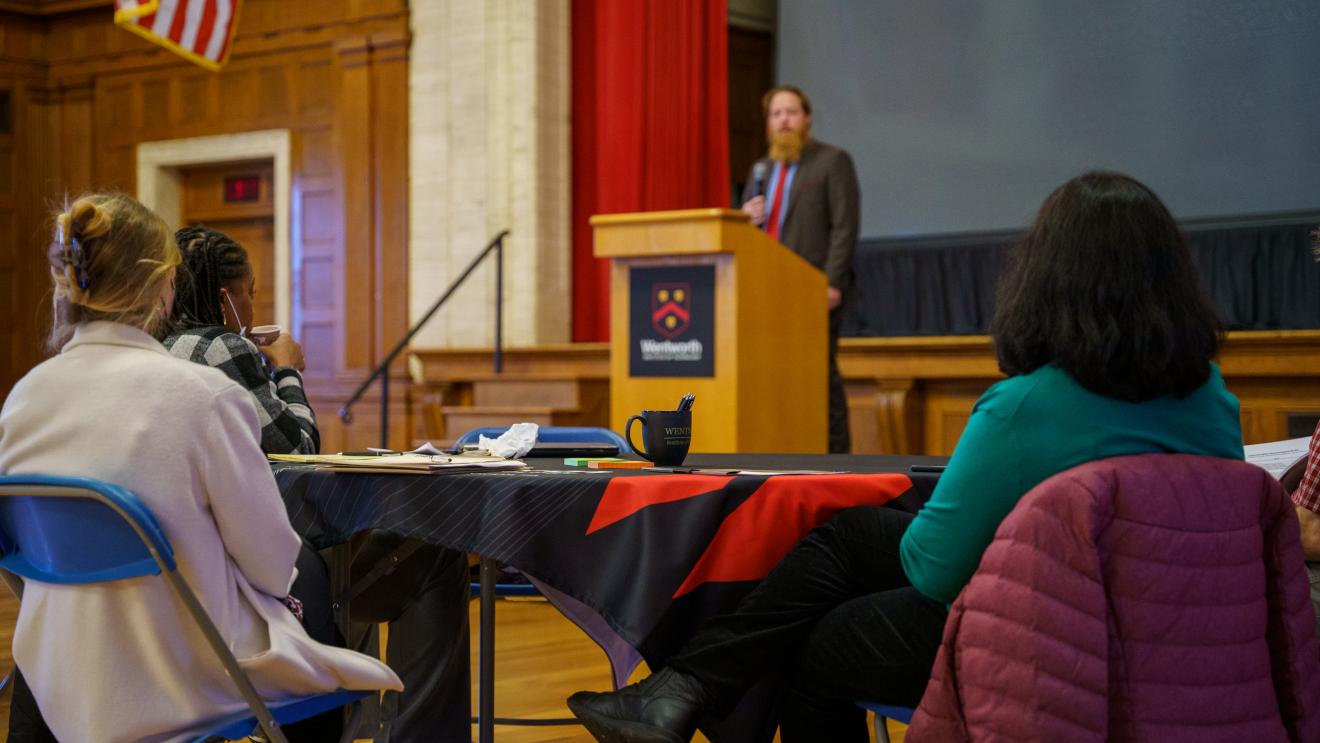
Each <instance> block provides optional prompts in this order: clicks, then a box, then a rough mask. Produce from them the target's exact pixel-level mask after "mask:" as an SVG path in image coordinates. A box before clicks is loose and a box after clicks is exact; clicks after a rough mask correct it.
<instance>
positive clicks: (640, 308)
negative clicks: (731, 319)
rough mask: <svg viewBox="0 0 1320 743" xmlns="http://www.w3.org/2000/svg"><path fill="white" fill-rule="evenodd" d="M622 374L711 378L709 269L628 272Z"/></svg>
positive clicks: (711, 269)
mask: <svg viewBox="0 0 1320 743" xmlns="http://www.w3.org/2000/svg"><path fill="white" fill-rule="evenodd" d="M628 289H629V297H630V299H629V307H628V335H629V338H628V346H629V351H628V370H629V371H628V373H629V374H631V375H632V376H634V377H713V376H715V267H714V266H708V265H703V266H658V267H655V268H641V267H638V268H633V269H632V270H630V271H629V284H628Z"/></svg>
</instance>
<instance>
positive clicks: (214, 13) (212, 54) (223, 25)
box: [115, 0, 239, 70]
mask: <svg viewBox="0 0 1320 743" xmlns="http://www.w3.org/2000/svg"><path fill="white" fill-rule="evenodd" d="M238 4H239V0H115V23H116V24H118V25H120V26H122V27H124V28H126V29H128V30H129V31H132V32H133V33H135V34H137V35H138V36H141V37H142V38H144V39H146V40H148V41H151V42H153V43H156V44H160V45H161V46H164V47H166V48H168V49H172V50H174V51H175V52H177V53H179V54H181V55H183V56H184V57H187V58H188V59H190V60H192V61H193V62H196V63H197V64H199V65H201V66H203V67H206V68H207V69H211V70H218V69H220V67H221V66H222V65H223V64H224V63H225V61H226V60H228V59H229V42H230V40H231V39H232V38H233V36H234V26H235V24H236V23H237V21H238Z"/></svg>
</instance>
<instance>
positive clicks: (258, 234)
mask: <svg viewBox="0 0 1320 743" xmlns="http://www.w3.org/2000/svg"><path fill="white" fill-rule="evenodd" d="M182 184H183V208H182V213H181V215H180V216H181V218H182V221H183V223H184V224H185V225H190V226H196V225H203V226H205V227H208V228H210V229H213V230H218V231H220V232H223V233H225V234H226V235H229V237H231V238H233V239H234V241H235V242H237V243H238V244H239V245H242V246H243V247H244V249H246V250H247V253H248V260H249V261H251V263H252V272H253V274H254V275H255V276H256V280H257V291H256V297H255V299H254V300H253V303H252V304H253V319H252V324H253V325H268V324H271V323H274V322H275V290H274V281H275V207H274V195H273V193H272V189H273V187H274V166H273V165H272V163H271V161H270V160H264V161H255V162H238V163H224V164H220V165H205V166H199V167H195V168H188V169H185V170H184V171H183V178H182Z"/></svg>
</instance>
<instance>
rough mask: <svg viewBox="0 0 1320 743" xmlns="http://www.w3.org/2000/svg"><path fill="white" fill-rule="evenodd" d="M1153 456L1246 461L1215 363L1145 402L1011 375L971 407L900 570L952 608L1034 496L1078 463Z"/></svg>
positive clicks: (1062, 380)
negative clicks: (1185, 390)
mask: <svg viewBox="0 0 1320 743" xmlns="http://www.w3.org/2000/svg"><path fill="white" fill-rule="evenodd" d="M1150 452H1185V453H1192V454H1208V455H1210V456H1216V457H1224V458H1227V459H1241V458H1242V430H1241V428H1240V426H1239V424H1238V401H1237V398H1236V397H1234V396H1233V394H1232V393H1231V392H1229V391H1228V390H1227V389H1226V388H1225V387H1224V380H1223V378H1222V377H1220V376H1219V367H1218V366H1215V365H1213V364H1212V365H1211V366H1210V377H1209V379H1207V380H1206V381H1205V383H1204V384H1202V385H1201V386H1200V387H1199V388H1197V389H1196V391H1194V392H1192V393H1191V394H1190V395H1188V396H1187V397H1184V398H1177V397H1173V396H1163V397H1158V398H1155V399H1154V400H1147V401H1145V402H1126V401H1123V400H1116V399H1114V398H1112V397H1105V396H1104V395H1098V394H1096V393H1094V392H1091V391H1090V390H1088V389H1086V388H1085V387H1083V386H1081V385H1080V384H1078V383H1077V380H1076V379H1074V378H1073V377H1072V376H1070V375H1069V374H1068V372H1066V371H1064V370H1062V369H1060V368H1059V367H1057V366H1054V365H1052V364H1051V365H1047V366H1042V367H1040V368H1039V369H1036V370H1035V371H1033V372H1031V373H1029V374H1023V375H1021V376H1017V377H1010V378H1008V379H1006V380H1004V381H1002V382H1000V383H998V384H996V385H995V386H993V387H991V388H990V389H989V390H987V391H986V393H985V394H984V395H982V396H981V399H980V400H978V401H977V402H976V407H974V408H973V409H972V417H971V420H969V421H968V423H967V428H966V429H965V430H964V431H963V435H962V438H960V439H958V448H957V449H956V450H955V451H954V453H953V457H952V458H951V459H950V460H949V466H948V468H947V469H946V470H945V471H944V474H943V475H941V476H940V480H939V484H938V485H936V486H935V493H934V495H932V496H931V499H930V501H929V502H928V503H926V505H925V506H924V507H922V509H921V512H920V513H919V514H917V517H916V519H915V520H913V522H912V525H911V526H909V527H908V530H907V532H906V533H905V534H904V535H903V541H902V543H901V544H900V545H899V556H900V557H901V558H902V561H903V572H904V573H906V574H907V577H908V580H910V581H911V582H912V585H913V586H915V587H916V588H917V590H919V591H921V592H922V593H923V594H925V595H926V596H929V597H930V598H933V599H936V600H939V601H943V602H945V603H952V602H953V599H954V598H955V597H956V596H957V595H958V592H959V591H961V590H962V587H963V586H964V585H966V584H967V581H969V580H971V578H972V573H973V572H975V571H976V566H977V565H978V564H979V563H980V562H981V553H983V552H984V551H985V549H986V547H988V546H990V541H991V539H993V538H994V535H995V530H996V529H997V528H999V523H1000V522H1001V521H1003V520H1004V517H1005V516H1008V512H1009V511H1012V510H1013V506H1015V505H1017V502H1018V499H1019V498H1021V497H1022V496H1023V495H1025V494H1026V492H1027V491H1028V490H1031V489H1032V488H1033V487H1035V486H1036V485H1037V484H1038V483H1040V482H1041V481H1043V480H1045V479H1046V478H1048V477H1049V476H1050V475H1053V474H1055V473H1058V472H1062V471H1064V470H1066V469H1068V468H1070V467H1074V466H1076V465H1079V464H1084V463H1086V462H1090V461H1094V460H1096V459H1106V458H1108V457H1119V456H1123V455H1125V454H1144V453H1150Z"/></svg>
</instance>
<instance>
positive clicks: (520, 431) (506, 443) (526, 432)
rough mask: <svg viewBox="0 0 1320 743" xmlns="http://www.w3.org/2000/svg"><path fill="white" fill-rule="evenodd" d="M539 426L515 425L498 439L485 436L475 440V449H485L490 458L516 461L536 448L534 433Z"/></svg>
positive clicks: (529, 424) (530, 424)
mask: <svg viewBox="0 0 1320 743" xmlns="http://www.w3.org/2000/svg"><path fill="white" fill-rule="evenodd" d="M538 430H540V426H538V425H536V424H535V423H515V424H513V425H512V426H509V430H507V431H505V432H504V433H502V434H500V437H499V438H498V439H491V438H487V437H485V436H479V437H478V438H477V448H478V449H485V450H486V451H488V452H490V454H491V456H494V457H504V458H505V459H517V458H518V457H522V456H526V455H527V452H529V451H531V450H532V447H533V446H536V432H537V431H538Z"/></svg>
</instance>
